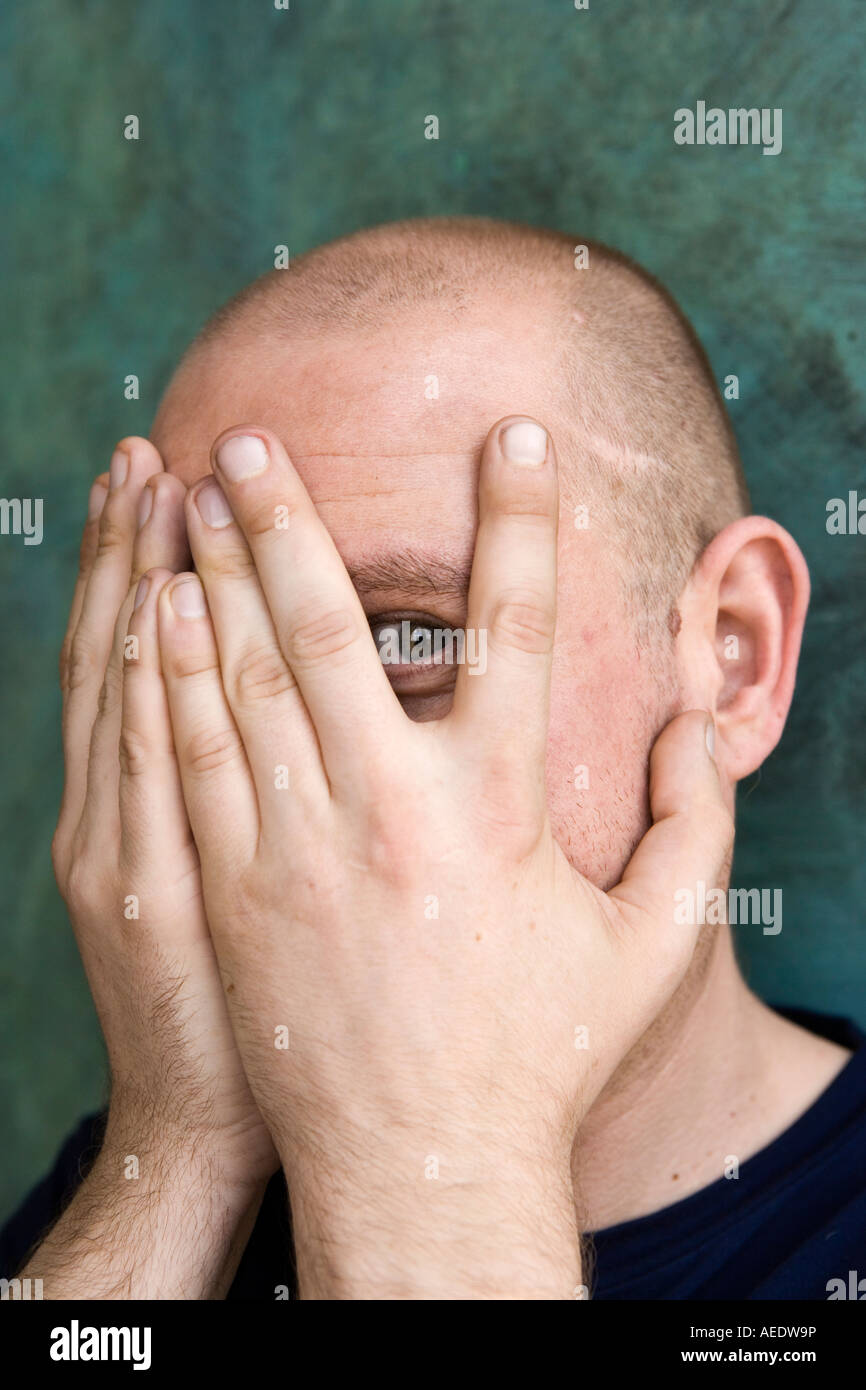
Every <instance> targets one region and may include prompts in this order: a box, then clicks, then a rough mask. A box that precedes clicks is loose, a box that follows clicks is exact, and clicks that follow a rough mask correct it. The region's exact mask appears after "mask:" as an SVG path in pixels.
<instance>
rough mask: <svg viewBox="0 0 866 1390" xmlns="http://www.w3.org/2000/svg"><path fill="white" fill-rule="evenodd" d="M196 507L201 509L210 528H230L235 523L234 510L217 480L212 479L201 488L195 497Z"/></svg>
mask: <svg viewBox="0 0 866 1390" xmlns="http://www.w3.org/2000/svg"><path fill="white" fill-rule="evenodd" d="M195 505H196V506H197V507H198V509H199V513H200V515H201V519H202V521H205V522H207V524H208V526H216V527H220V526H228V525H230V523H231V522H233V521H234V515H233V514H232V509H231V507H230V506H229V504H228V502H227V501H226V495H225V493H224V492H223V490H222V488H221V487H220V485H219V483H218V482H217V481H216V479H210V480H209V481H208V482H206V483H204V484H203V485H202V487H200V488H199V490H198V492H197V493H196V495H195Z"/></svg>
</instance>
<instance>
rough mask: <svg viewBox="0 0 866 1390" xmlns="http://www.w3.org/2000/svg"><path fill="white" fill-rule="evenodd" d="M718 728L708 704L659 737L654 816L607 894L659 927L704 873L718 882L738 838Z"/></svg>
mask: <svg viewBox="0 0 866 1390" xmlns="http://www.w3.org/2000/svg"><path fill="white" fill-rule="evenodd" d="M714 732H715V731H714V726H713V720H712V716H711V715H709V714H708V713H707V712H706V710H689V711H688V713H686V714H680V715H678V716H677V718H676V719H672V720H671V722H670V724H668V725H667V726H666V728H664V729H663V730H662V732H661V734H660V735H659V737H658V738H657V739H656V741H655V744H654V745H653V750H652V753H651V755H650V776H649V793H650V810H651V812H652V818H653V824H652V826H651V827H650V829H649V830H648V831H647V833H646V834H645V835H644V837H643V839H642V840H641V842H640V844H639V845H638V847H637V849H636V850H635V852H634V854H633V855H632V857H631V859H630V860H629V862H628V864H627V865H626V869H625V872H624V873H623V876H622V878H621V880H620V882H619V883H618V884H617V885H616V887H615V888H612V889H611V890H610V893H609V894H608V897H609V898H611V899H613V901H614V902H616V903H618V904H619V905H620V906H622V907H631V908H635V909H637V910H639V911H640V913H641V916H644V915H645V914H647V913H649V914H650V915H651V916H652V918H653V919H654V920H655V921H656V922H657V923H658V928H659V930H660V931H664V930H665V929H666V928H667V927H670V926H671V925H673V924H674V911H675V908H676V905H677V897H676V895H677V893H678V892H680V891H681V890H683V889H687V890H689V891H690V892H691V893H694V892H695V888H696V885H697V883H698V882H700V881H702V882H704V883H705V884H707V885H708V887H715V886H716V885H717V883H718V879H719V876H720V874H721V872H722V869H723V867H724V865H725V863H726V861H727V859H728V857H729V855H730V852H731V847H732V845H733V842H734V820H733V816H732V815H731V812H730V811H729V810H728V807H727V806H726V805H725V802H724V800H723V797H722V786H721V781H720V779H719V774H718V769H717V768H716V763H715V759H714V757H713V755H712V752H711V751H710V749H711V747H712V743H713V740H714ZM677 925H678V926H680V929H681V924H679V923H678V924H677ZM695 925H697V924H695Z"/></svg>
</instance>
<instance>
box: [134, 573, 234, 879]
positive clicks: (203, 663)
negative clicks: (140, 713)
mask: <svg viewBox="0 0 866 1390" xmlns="http://www.w3.org/2000/svg"><path fill="white" fill-rule="evenodd" d="M158 624H159V649H160V661H161V665H162V673H163V677H164V679H165V688H166V692H167V695H168V707H169V712H170V714H171V726H172V736H173V739H174V746H175V749H176V751H177V759H178V766H179V768H180V777H181V783H182V785H183V794H184V801H185V802H186V807H187V812H188V814H189V820H190V825H191V826H192V832H193V835H194V837H195V842H196V845H197V846H198V851H199V855H200V857H201V863H202V874H203V877H204V879H205V882H206V881H207V878H208V876H209V875H210V874H216V873H220V874H225V872H226V871H227V870H228V869H230V868H231V867H232V866H237V865H239V864H243V863H249V862H251V860H252V858H253V856H254V854H255V850H256V845H257V843H258V835H259V812H258V804H257V801H256V794H255V788H254V786H253V780H252V774H251V772H250V768H249V764H248V762H247V758H246V753H245V752H244V748H243V744H242V743H241V739H240V735H239V733H238V729H237V726H236V724H235V722H234V719H233V718H232V713H231V710H230V709H229V706H228V701H227V700H226V697H225V692H224V690H223V684H222V678H221V675H220V667H219V655H218V653H217V645H216V637H215V635H214V631H213V627H212V625H211V620H210V615H209V613H208V610H207V604H206V602H205V595H204V589H203V588H202V585H201V581H200V580H199V578H198V576H197V575H194V574H182V575H178V577H177V578H176V579H174V580H173V581H172V582H171V583H170V584H166V585H165V586H164V588H163V589H162V590H161V592H160V594H159V602H158Z"/></svg>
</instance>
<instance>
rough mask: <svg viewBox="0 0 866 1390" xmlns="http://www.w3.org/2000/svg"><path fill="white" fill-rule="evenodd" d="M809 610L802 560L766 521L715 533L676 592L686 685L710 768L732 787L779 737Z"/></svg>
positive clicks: (752, 519)
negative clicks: (710, 736)
mask: <svg viewBox="0 0 866 1390" xmlns="http://www.w3.org/2000/svg"><path fill="white" fill-rule="evenodd" d="M808 606H809V571H808V568H807V566H806V561H805V560H804V559H803V555H802V552H801V550H800V548H799V546H798V545H797V543H796V541H795V540H794V539H793V537H792V536H790V535H789V534H788V532H787V531H785V530H784V529H783V527H781V526H779V525H777V523H776V522H775V521H770V520H769V518H767V517H764V516H747V517H742V518H741V519H740V520H739V521H734V522H732V523H731V525H730V526H726V527H725V529H724V530H723V531H720V532H719V534H718V535H717V536H716V538H715V539H714V540H713V541H712V542H711V543H710V545H708V546H707V549H706V550H705V551H704V553H703V555H702V556H701V557H700V559H699V561H698V563H697V565H696V566H695V569H694V571H693V572H692V575H691V577H690V579H689V582H688V584H687V585H686V588H685V590H684V591H683V594H682V596H681V600H680V605H679V607H680V614H681V617H682V626H681V629H680V633H679V637H678V639H677V644H678V659H679V662H680V667H681V675H682V679H683V685H684V687H685V689H686V692H687V694H688V698H689V699H690V701H694V700H698V701H699V702H700V703H701V704H702V705H703V708H705V709H708V710H710V712H711V713H712V714H713V716H714V718H715V721H716V761H717V763H718V765H719V769H720V771H722V772H723V774H726V775H727V778H728V780H729V781H730V782H732V783H733V782H738V781H739V780H740V779H741V778H743V777H747V776H748V775H749V773H751V772H754V771H755V769H756V768H758V767H760V766H761V763H762V762H763V761H764V759H765V758H767V757H768V756H769V754H770V753H771V752H772V751H773V749H774V748H775V746H776V744H777V743H778V741H779V739H780V737H781V734H782V730H783V728H784V727H785V720H786V718H787V716H788V709H789V707H790V704H791V697H792V695H793V693H794V680H795V677H796V674H797V660H798V658H799V655H800V641H801V639H802V635H803V624H804V622H805V620H806V610H807V608H808Z"/></svg>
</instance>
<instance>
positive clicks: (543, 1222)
mask: <svg viewBox="0 0 866 1390" xmlns="http://www.w3.org/2000/svg"><path fill="white" fill-rule="evenodd" d="M506 423H507V422H506ZM504 434H505V428H504V424H503V422H500V425H498V426H496V427H495V428H494V429H493V430H491V433H490V435H489V436H488V440H487V444H486V447H485V449H484V454H483V460H482V465H481V476H480V484H479V506H480V520H479V529H478V536H477V542H476V549H475V557H474V563H473V570H472V580H471V586H470V593H469V613H468V625H469V627H471V628H474V629H476V630H478V631H479V632H480V631H486V633H487V634H488V662H487V669H486V672H485V673H484V674H479V673H477V672H476V673H474V674H469V672H468V670H467V668H466V667H465V666H464V667H462V668H461V669H460V671H459V674H458V678H457V685H456V690H455V699H454V705H453V709H452V710H451V712H450V713H449V714H448V716H447V717H446V718H444V719H442V720H439V721H435V722H428V723H422V724H414V723H412V722H411V721H410V720H409V719H408V718H407V717H406V716H405V715H404V714H403V711H402V710H401V708H400V706H399V703H398V701H397V699H396V697H395V695H394V693H393V691H392V689H391V687H390V684H389V682H388V680H387V677H386V674H385V671H384V669H383V666H382V664H381V662H380V660H379V657H378V654H377V651H376V647H375V645H374V642H373V640H372V637H371V634H370V630H369V626H368V624H367V623H366V621H365V617H364V613H363V611H362V609H361V606H360V603H359V600H358V598H357V596H356V594H355V593H354V590H353V589H352V586H351V584H350V582H349V579H348V576H347V574H346V572H345V569H344V567H343V564H342V562H341V560H340V558H339V556H338V554H337V552H336V550H335V547H334V545H333V543H332V541H331V539H330V537H329V535H328V533H327V531H326V530H325V528H324V526H323V525H322V523H321V521H320V519H319V517H318V515H317V513H316V511H315V509H314V507H313V505H312V503H311V501H310V499H309V497H308V495H307V493H306V492H305V489H304V488H303V486H302V484H301V482H300V479H299V478H298V476H297V474H296V472H295V470H294V469H293V467H292V465H291V463H290V461H289V459H288V457H287V456H286V454H285V451H284V450H283V448H282V446H281V444H280V443H279V441H278V440H277V439H276V438H275V437H274V436H273V435H272V434H270V433H268V432H267V431H265V430H256V431H255V433H254V434H252V435H250V432H249V431H247V432H246V434H245V435H244V436H243V437H242V436H241V432H240V431H239V430H236V431H233V432H229V433H228V434H226V435H223V436H221V438H220V439H219V440H218V441H217V443H216V445H215V449H214V467H215V473H216V479H218V480H219V481H218V482H217V480H216V479H208V480H206V481H205V482H204V483H202V484H198V485H197V486H196V487H195V488H194V489H193V490H192V492H191V493H190V496H189V497H188V499H187V504H186V506H187V528H188V533H189V537H190V544H191V547H192V552H193V555H194V557H195V562H196V567H197V570H198V573H199V575H200V578H201V584H203V586H204V593H203V592H202V589H201V584H200V583H199V580H198V579H196V578H195V577H194V576H191V575H190V576H181V577H180V578H178V579H176V580H174V581H172V582H171V583H169V584H166V586H165V587H164V589H163V591H162V594H161V596H160V610H159V637H160V647H161V652H162V661H163V669H164V672H165V676H166V683H167V689H168V697H169V704H170V708H171V717H172V723H173V726H174V730H175V740H176V745H177V749H178V756H179V760H180V769H181V776H182V780H183V788H184V796H185V800H186V804H187V807H188V810H189V815H190V820H191V824H192V827H193V832H194V835H195V839H196V843H197V845H198V848H199V852H200V855H201V861H202V873H203V883H204V893H205V901H206V903H207V909H208V917H209V921H210V925H211V931H212V933H213V938H214V943H215V946H216V950H217V954H218V956H219V959H220V966H221V969H222V972H223V977H224V979H225V980H226V981H227V982H229V983H228V988H229V989H230V990H231V996H230V1006H231V1009H232V1014H233V1021H234V1027H235V1032H236V1036H237V1038H238V1044H239V1047H240V1051H241V1055H242V1057H243V1060H244V1066H245V1069H246V1073H247V1075H248V1077H249V1080H250V1084H251V1086H252V1089H253V1092H254V1094H255V1096H256V1099H257V1101H258V1104H259V1106H260V1108H261V1111H262V1113H263V1115H264V1116H265V1119H266V1121H267V1123H268V1127H269V1129H270V1130H271V1132H272V1134H273V1135H274V1138H275V1142H276V1144H277V1147H278V1149H279V1152H280V1156H281V1159H282V1162H283V1165H284V1167H285V1169H286V1173H287V1176H288V1179H289V1186H290V1191H291V1193H292V1200H293V1212H294V1214H295V1223H296V1231H297V1235H298V1241H299V1264H300V1265H301V1272H302V1276H303V1266H304V1258H305V1250H306V1252H307V1257H308V1258H307V1265H308V1268H307V1288H308V1290H315V1289H322V1288H324V1287H327V1286H328V1282H329V1279H330V1278H331V1276H334V1278H333V1279H332V1280H331V1286H332V1287H333V1286H334V1281H336V1283H337V1285H339V1280H340V1278H341V1277H342V1278H344V1283H343V1285H342V1286H343V1287H344V1288H347V1289H355V1290H357V1289H358V1288H359V1287H362V1286H363V1287H366V1288H370V1287H371V1286H372V1287H377V1288H380V1289H381V1288H385V1287H387V1288H396V1289H398V1290H399V1289H400V1288H402V1289H404V1290H411V1289H412V1288H415V1287H418V1286H419V1281H423V1280H425V1279H426V1280H427V1281H428V1287H429V1281H430V1280H431V1279H432V1281H433V1283H434V1285H435V1281H436V1263H437V1260H436V1254H435V1252H436V1251H437V1250H441V1252H442V1256H443V1258H442V1261H441V1269H440V1273H441V1276H442V1279H443V1281H444V1283H445V1285H446V1286H447V1287H448V1288H449V1289H453V1288H454V1286H455V1281H457V1282H458V1284H459V1280H460V1278H461V1273H462V1274H465V1278H466V1283H467V1285H468V1286H469V1287H472V1288H477V1287H487V1288H489V1289H490V1290H491V1291H494V1292H495V1291H496V1290H498V1289H500V1288H502V1287H503V1286H507V1285H509V1281H511V1280H515V1279H516V1282H517V1284H518V1285H519V1286H520V1287H521V1288H522V1289H523V1291H524V1292H526V1290H527V1289H532V1290H535V1291H536V1292H539V1293H541V1295H542V1296H553V1297H569V1296H570V1294H571V1286H572V1283H573V1282H579V1256H578V1243H577V1236H576V1231H575V1229H574V1221H575V1218H574V1210H573V1201H572V1194H571V1188H570V1176H569V1174H570V1155H571V1148H572V1144H573V1141H574V1136H575V1133H576V1131H577V1129H578V1128H579V1125H580V1121H581V1119H582V1116H583V1115H584V1114H585V1113H586V1111H587V1109H588V1107H589V1106H590V1105H591V1104H592V1101H593V1099H594V1098H595V1097H596V1096H597V1095H598V1093H599V1091H600V1090H601V1088H602V1087H603V1086H604V1084H605V1082H606V1081H607V1079H608V1078H609V1077H610V1076H611V1074H612V1072H613V1071H614V1070H615V1068H616V1067H617V1065H618V1064H619V1062H620V1061H621V1059H622V1058H623V1057H624V1056H625V1054H626V1053H627V1052H628V1050H629V1049H630V1048H631V1046H632V1045H633V1044H634V1043H635V1042H636V1040H637V1039H638V1038H639V1037H640V1035H641V1034H642V1032H643V1031H644V1030H645V1029H646V1028H647V1027H648V1025H649V1024H650V1022H651V1021H652V1020H653V1018H654V1017H655V1016H656V1015H657V1014H658V1012H659V1011H660V1009H661V1008H662V1007H663V1005H664V1004H665V1002H666V1001H667V999H668V998H669V997H670V995H671V994H672V993H673V991H674V989H675V988H676V986H677V984H678V982H679V981H680V980H681V978H682V977H683V975H684V973H685V970H686V968H687V965H688V962H689V960H690V958H691V954H692V950H693V947H694V943H695V937H696V934H697V928H696V927H693V928H688V927H683V926H680V925H674V924H673V912H674V902H675V899H674V894H675V891H676V889H677V888H678V887H680V886H682V885H687V884H689V883H693V882H695V881H696V880H697V879H699V878H703V879H704V880H706V881H707V882H714V881H715V880H716V878H717V875H718V872H719V870H720V867H721V865H722V863H723V861H724V859H725V858H726V855H727V853H728V850H729V846H730V840H731V834H732V822H731V817H730V814H729V813H728V811H727V810H726V809H725V807H724V805H723V802H722V797H721V790H720V785H719V779H718V776H717V772H716V768H715V765H714V763H713V761H712V758H711V757H710V755H709V753H708V750H707V744H706V741H705V735H706V730H707V726H708V723H709V722H710V721H709V717H708V716H707V714H706V713H704V712H701V711H697V712H691V713H689V714H686V715H684V716H682V717H681V718H679V719H677V720H675V721H674V722H673V723H672V724H671V725H670V726H669V727H668V728H667V729H666V730H665V732H664V733H663V735H662V736H661V738H660V739H659V740H658V742H657V744H656V747H655V750H654V753H653V758H652V768H651V787H650V791H651V805H652V813H653V817H654V821H655V824H654V825H653V827H652V828H651V829H650V831H649V832H648V834H647V835H646V836H645V838H644V840H643V841H642V842H641V844H640V846H639V847H638V849H637V851H636V853H635V855H634V857H633V858H632V860H631V862H630V864H629V865H628V868H627V870H626V872H625V874H624V876H623V879H622V881H621V883H620V884H619V885H618V886H617V887H616V888H614V889H613V890H612V891H611V892H609V893H607V894H605V893H603V892H602V891H600V890H599V889H597V888H596V887H594V886H593V885H592V884H591V883H589V882H588V881H587V880H586V879H584V878H582V877H581V876H580V875H579V874H578V873H577V872H576V871H575V870H574V869H573V868H572V867H571V865H570V864H569V862H568V861H567V859H566V858H565V856H564V854H563V853H562V851H561V849H560V848H559V846H558V845H557V844H556V843H555V841H554V839H553V835H552V833H551V828H550V824H549V821H548V818H547V808H546V796H545V786H544V772H543V769H544V762H545V751H546V744H547V721H548V692H549V681H550V667H551V653H552V648H553V635H554V622H555V596H556V525H557V513H558V503H557V488H556V465H555V456H554V450H553V446H552V443H550V442H548V447H547V453H546V456H545V457H544V459H543V461H542V462H540V463H537V464H535V465H529V466H526V465H524V464H521V463H515V462H511V461H509V459H508V458H507V457H506V456H505V455H504V453H503V452H502V448H501V440H502V438H503V436H504ZM221 489H222V490H221ZM281 508H282V509H284V510H283V512H282V513H280V511H279V509H281ZM280 515H283V516H288V518H289V521H288V526H287V527H281V526H279V525H275V518H277V517H278V516H280ZM208 523H209V524H208ZM205 594H206V597H207V605H205V602H204V595H205ZM281 766H282V767H287V768H288V770H289V786H288V788H287V789H286V788H285V786H284V785H283V782H282V781H281V777H280V772H279V769H280V767H281ZM434 912H436V914H437V915H434ZM281 1028H284V1029H287V1030H288V1042H289V1045H288V1049H287V1050H282V1049H281V1048H280V1047H279V1046H276V1047H275V1041H277V1042H279V1037H280V1033H279V1030H280V1029H281ZM578 1029H584V1030H586V1034H585V1036H586V1038H587V1040H588V1047H587V1048H585V1049H583V1048H578V1047H576V1046H575V1036H576V1030H578ZM430 1161H433V1162H435V1163H436V1164H438V1180H435V1181H426V1180H425V1165H427V1166H428V1167H429V1162H430ZM429 1176H430V1174H429V1172H428V1173H427V1177H428V1178H429ZM389 1230H391V1231H392V1232H393V1237H394V1238H393V1240H391V1241H390V1242H389V1239H388V1234H387V1233H388V1231H389ZM497 1242H498V1243H497ZM505 1248H510V1249H512V1250H515V1251H517V1254H518V1256H519V1258H518V1259H517V1264H518V1265H519V1266H520V1270H521V1272H520V1273H519V1274H518V1275H515V1273H514V1270H513V1269H511V1270H510V1271H509V1270H507V1269H505V1268H504V1265H503V1250H504V1249H505ZM467 1251H468V1253H467ZM337 1252H339V1256H338V1253H337ZM456 1252H460V1253H459V1255H458V1254H457V1253H456ZM524 1257H525V1258H524ZM521 1260H522V1261H523V1262H522V1264H521ZM317 1261H318V1263H317ZM461 1261H462V1269H461V1265H460V1262H461ZM533 1261H535V1263H534V1264H533ZM338 1264H339V1266H340V1267H339V1269H338V1268H337V1265H338ZM431 1269H432V1274H431ZM446 1270H447V1272H445V1271H446ZM356 1276H357V1277H356ZM302 1282H303V1278H302ZM451 1296H453V1294H452V1295H451Z"/></svg>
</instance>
